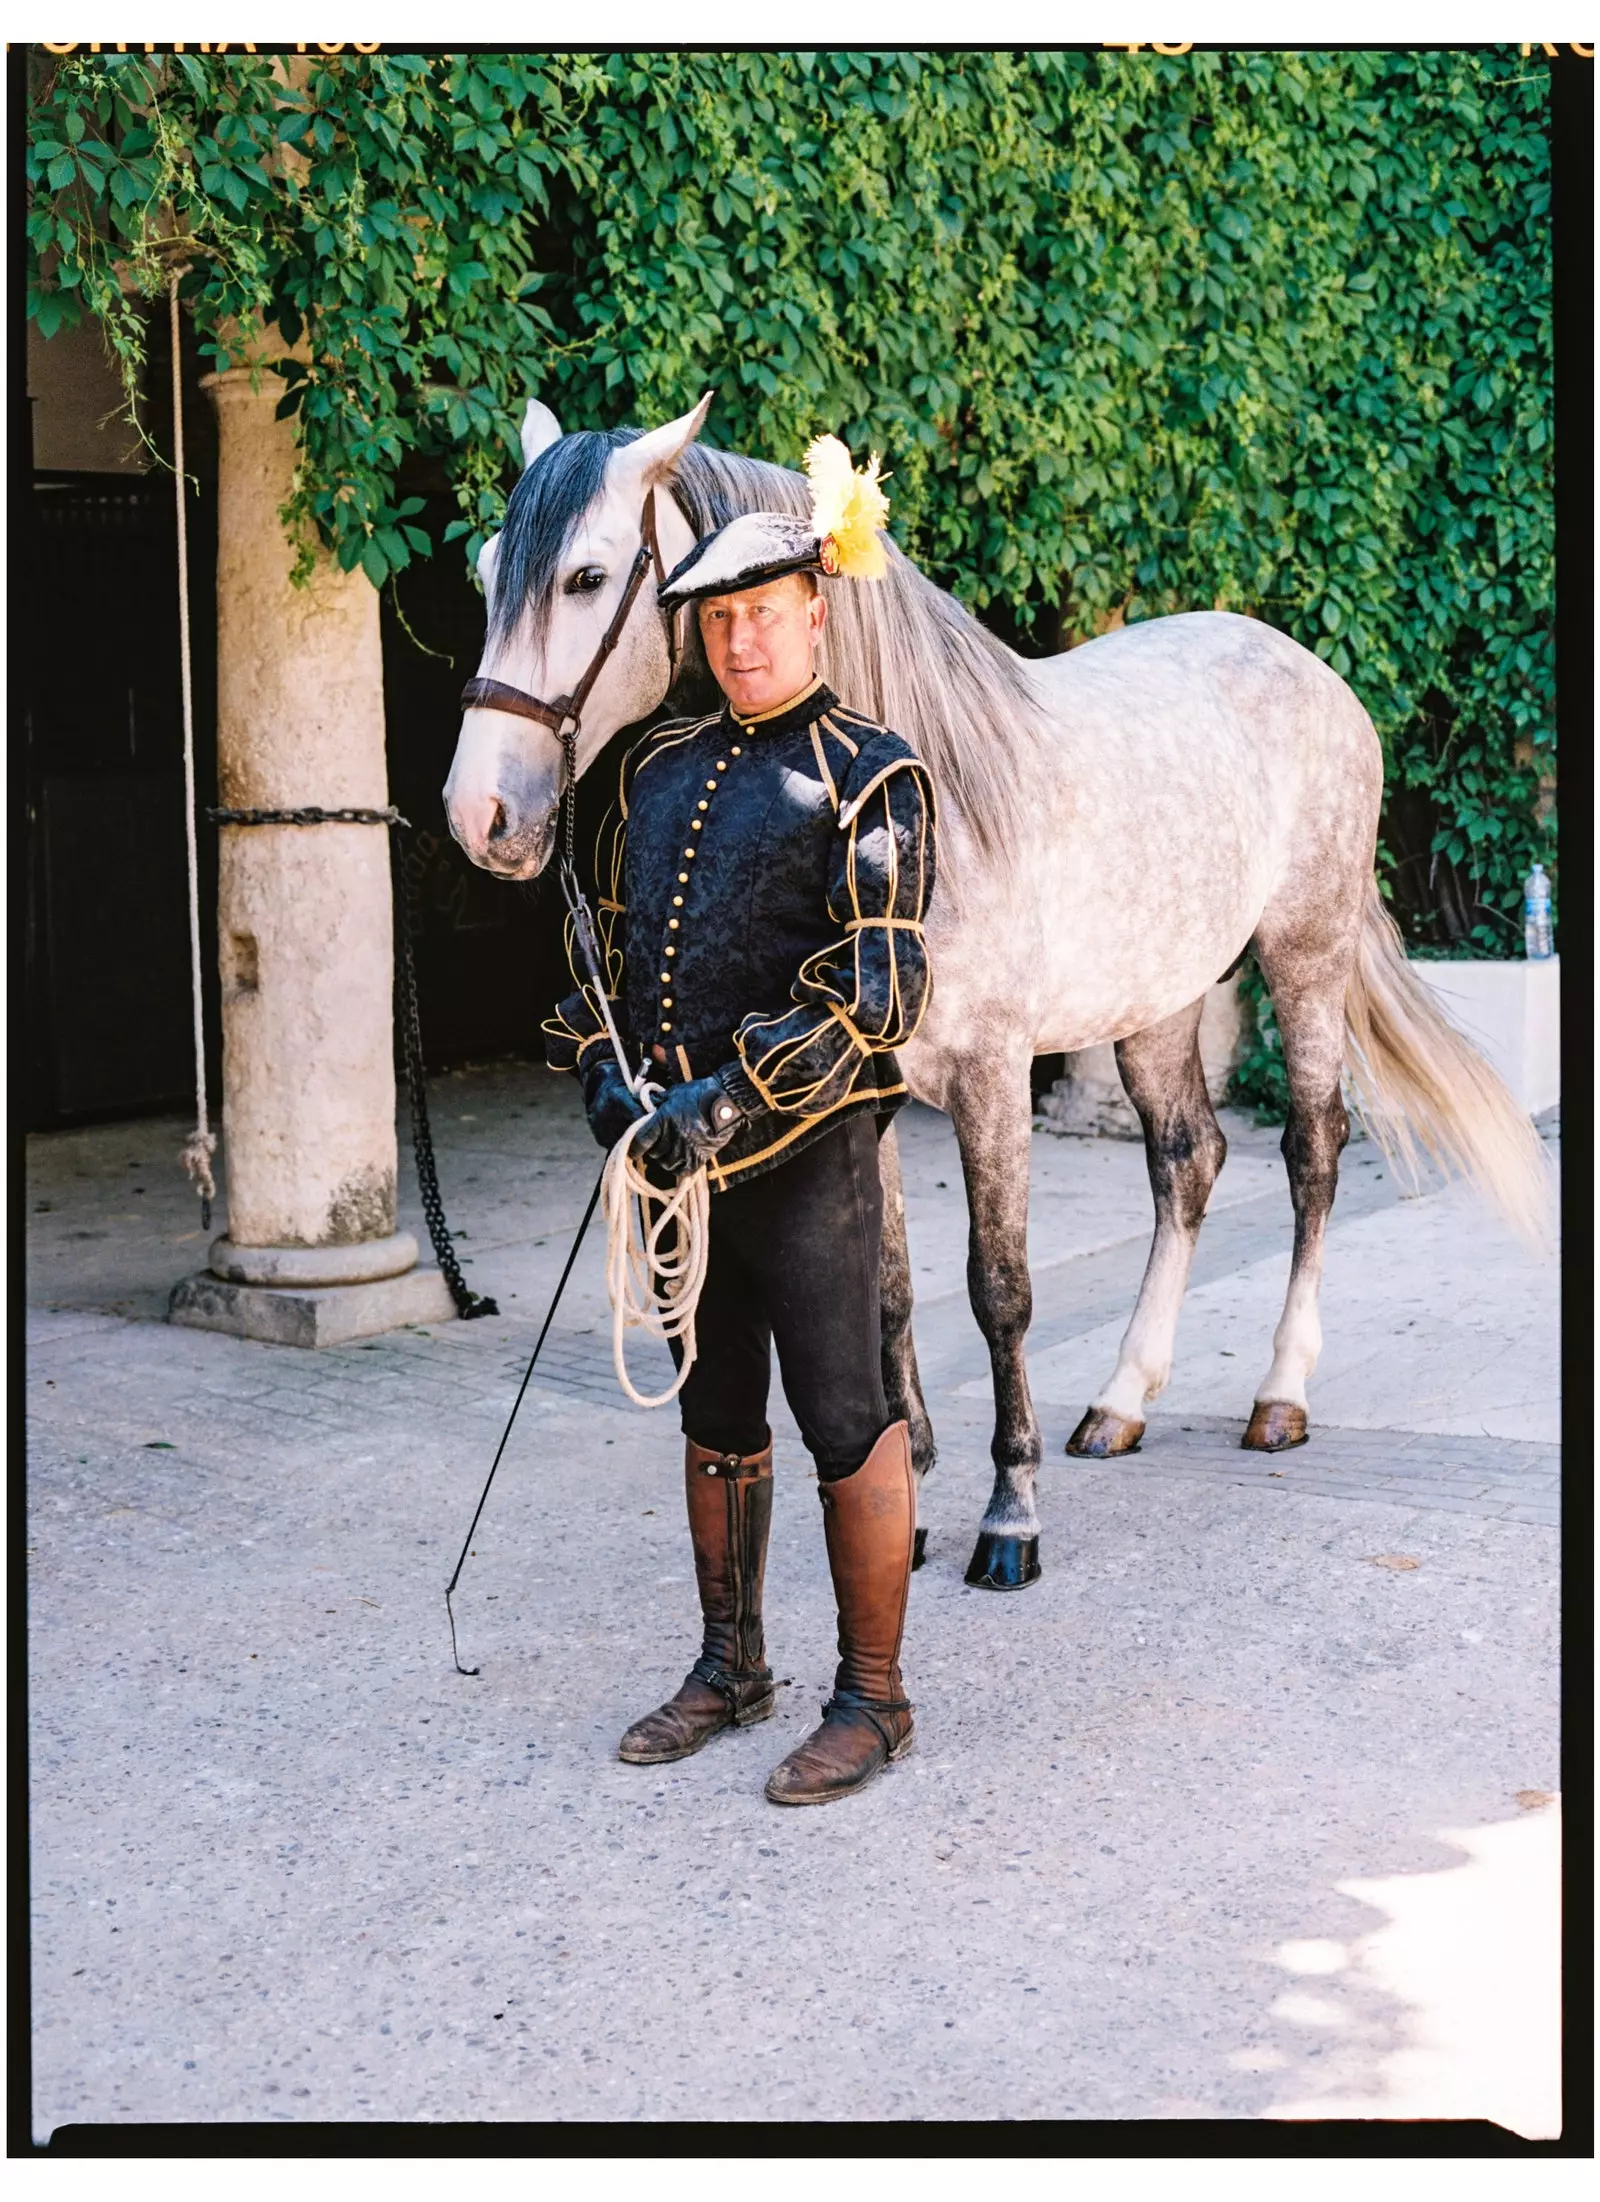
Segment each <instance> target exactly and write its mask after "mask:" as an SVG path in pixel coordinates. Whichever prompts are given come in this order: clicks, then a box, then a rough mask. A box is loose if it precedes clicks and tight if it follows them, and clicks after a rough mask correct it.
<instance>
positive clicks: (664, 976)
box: [661, 971, 672, 986]
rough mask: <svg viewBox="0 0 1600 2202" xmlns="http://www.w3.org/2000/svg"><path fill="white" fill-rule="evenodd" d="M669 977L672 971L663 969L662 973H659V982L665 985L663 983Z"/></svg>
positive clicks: (666, 981)
mask: <svg viewBox="0 0 1600 2202" xmlns="http://www.w3.org/2000/svg"><path fill="white" fill-rule="evenodd" d="M671 977H672V973H671V972H670V971H663V972H662V974H661V983H662V985H663V986H665V985H666V984H667V983H668V981H669V980H670V979H671Z"/></svg>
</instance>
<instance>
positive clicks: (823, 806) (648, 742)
mask: <svg viewBox="0 0 1600 2202" xmlns="http://www.w3.org/2000/svg"><path fill="white" fill-rule="evenodd" d="M934 836H935V825H934V804H933V790H932V784H931V782H930V781H929V778H928V774H927V770H926V767H925V766H924V765H923V764H922V763H921V761H920V759H919V758H918V757H917V756H916V755H915V753H914V752H913V751H912V749H911V748H910V746H909V745H908V744H907V743H906V742H904V741H902V740H901V738H900V736H899V735H898V734H894V733H891V732H890V731H889V730H888V728H886V727H882V726H879V725H878V724H876V723H875V722H874V721H873V720H870V719H864V718H862V717H861V716H860V715H859V714H858V713H856V712H853V711H849V710H846V709H845V708H844V707H843V706H842V705H841V704H840V703H839V701H838V698H837V697H836V696H835V695H834V694H833V692H832V691H831V690H830V689H828V688H826V687H824V686H823V685H822V684H821V683H820V682H818V683H817V684H816V685H815V686H814V687H813V688H812V689H811V690H810V691H809V692H808V693H807V694H806V695H804V696H803V697H801V698H800V699H799V700H798V701H797V702H795V703H792V704H790V705H789V706H787V707H786V708H785V709H784V710H783V711H782V712H779V713H776V714H773V715H770V716H766V717H759V716H758V717H755V718H751V719H741V718H739V717H738V716H736V714H735V713H734V712H733V711H732V710H731V709H729V708H724V710H723V711H722V712H720V713H719V714H718V715H717V716H715V717H713V718H705V719H690V720H682V719H680V720H674V721H671V722H669V723H668V724H666V725H664V726H659V727H655V728H653V729H652V730H651V731H650V732H649V733H648V734H646V735H645V736H644V738H643V739H642V740H641V741H638V742H636V743H634V744H633V745H632V746H631V747H630V749H629V750H628V753H627V755H626V757H625V758H624V760H623V764H622V770H621V775H620V780H619V785H618V790H617V799H616V802H615V804H614V805H613V807H612V809H611V811H610V813H609V814H608V816H607V818H606V821H605V823H604V824H603V825H602V827H601V831H600V837H599V845H598V849H597V864H596V875H597V881H598V887H599V893H598V909H597V919H598V927H599V931H600V935H601V945H602V949H603V951H604V953H605V956H606V960H607V966H608V970H607V991H608V994H609V995H610V997H611V1001H612V1013H613V1015H614V1016H615V1017H616V1020H617V1024H618V1027H619V1029H620V1031H621V1032H622V1035H623V1037H624V1039H625V1040H626V1041H627V1043H628V1045H629V1047H630V1050H631V1051H632V1060H633V1063H634V1065H635V1066H637V1064H638V1063H639V1062H640V1061H641V1060H642V1059H643V1057H644V1055H645V1054H647V1053H651V1052H652V1051H654V1050H655V1049H658V1048H659V1049H660V1050H661V1052H662V1055H664V1056H665V1062H663V1061H662V1060H661V1058H660V1057H659V1056H658V1057H657V1058H656V1060H655V1061H654V1062H653V1064H652V1066H651V1068H652V1075H653V1076H655V1077H657V1078H659V1079H660V1080H661V1081H662V1082H663V1083H668V1084H670V1083H676V1082H678V1081H680V1080H684V1079H689V1078H702V1077H706V1076H709V1075H710V1074H712V1073H713V1072H718V1071H722V1070H723V1069H725V1068H728V1067H729V1066H732V1068H731V1069H730V1075H729V1079H728V1083H729V1085H730V1088H731V1090H732V1091H733V1092H734V1093H735V1096H736V1098H738V1099H740V1100H741V1101H743V1102H744V1104H745V1105H746V1107H747V1108H748V1109H749V1110H750V1112H751V1114H750V1118H749V1121H748V1122H746V1123H744V1124H742V1125H741V1126H740V1128H739V1130H738V1132H737V1133H736V1134H735V1136H734V1138H733V1139H732V1140H731V1141H730V1142H729V1144H728V1145H727V1146H726V1147H725V1148H724V1149H723V1150H722V1152H721V1153H720V1154H719V1155H718V1156H717V1157H716V1158H715V1160H714V1161H713V1162H712V1163H711V1164H710V1176H711V1181H712V1184H713V1185H714V1186H722V1185H726V1184H728V1183H729V1182H731V1181H733V1180H735V1179H739V1178H745V1177H749V1176H751V1175H754V1174H755V1173H757V1172H759V1171H762V1170H767V1169H772V1168H774V1167H775V1166H776V1165H777V1164H778V1163H779V1162H781V1161H783V1160H785V1159H786V1158H787V1157H788V1156H789V1155H791V1154H794V1153H796V1152H798V1151H799V1149H800V1148H801V1147H803V1146H805V1145H807V1144H808V1143H809V1142H810V1141H811V1140H813V1139H815V1138H817V1137H819V1136H820V1134H821V1133H822V1132H823V1131H825V1130H826V1129H828V1127H829V1126H831V1125H832V1124H834V1123H836V1122H838V1121H840V1120H841V1119H843V1118H844V1117H846V1116H849V1115H853V1114H856V1113H859V1112H860V1111H862V1110H872V1111H874V1112H876V1113H878V1114H880V1115H887V1114H889V1113H890V1112H892V1111H893V1110H894V1109H897V1108H898V1107H899V1106H900V1105H901V1103H902V1102H903V1101H904V1100H905V1098H906V1086H905V1081H904V1079H903V1077H902V1076H901V1072H900V1066H899V1064H898V1062H897V1061H896V1059H895V1056H894V1053H893V1050H894V1049H895V1048H896V1047H898V1046H900V1045H902V1044H903V1043H904V1042H905V1041H907V1040H909V1039H910V1038H911V1036H912V1035H913V1033H914V1032H915V1031H916V1028H917V1026H918V1024H919V1023H920V1022H921V1018H922V1013H923V1010H924V1007H925V1006H926V1003H927V1000H928V992H929V977H928V957H927V946H926V943H925V941H924V938H923V918H924V916H925V913H926V911H927V906H928V897H929V895H930V894H931V893H932V891H933V877H934ZM568 952H569V955H573V954H575V950H574V944H573V942H572V939H571V935H570V929H569V940H568ZM573 968H574V975H575V976H576V977H577V978H578V980H579V985H578V988H577V991H576V992H574V993H572V994H570V995H568V997H567V998H566V1000H565V1001H563V1002H562V1003H561V1004H560V1006H559V1007H558V1008H557V1010H556V1011H555V1014H554V1015H553V1017H551V1018H549V1019H548V1020H547V1021H546V1023H545V1027H544V1030H545V1032H546V1034H547V1035H548V1040H547V1048H546V1054H547V1059H548V1061H549V1062H550V1064H551V1065H552V1067H554V1068H555V1069H558V1070H569V1069H573V1068H576V1067H577V1066H578V1065H579V1064H580V1063H581V1062H582V1060H583V1058H584V1057H585V1056H586V1055H587V1054H588V1052H589V1050H590V1049H592V1048H595V1047H608V1046H609V1045H610V1042H609V1039H608V1037H607V1034H606V1029H605V1021H604V1018H603V1016H602V1015H601V1011H600V1006H599V1002H598V1000H597V999H596V996H595V991H594V988H593V985H592V983H591V982H590V981H589V979H588V975H587V973H586V972H584V971H583V970H582V969H581V968H580V966H579V965H578V964H577V962H576V961H574V966H573Z"/></svg>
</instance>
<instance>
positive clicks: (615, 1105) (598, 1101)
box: [583, 1048, 645, 1152]
mask: <svg viewBox="0 0 1600 2202" xmlns="http://www.w3.org/2000/svg"><path fill="white" fill-rule="evenodd" d="M594 1056H595V1058H596V1059H597V1060H596V1062H595V1067H594V1068H593V1069H589V1068H588V1067H587V1066H586V1067H585V1070H584V1076H583V1105H584V1107H585V1109H586V1110H587V1111H588V1114H589V1129H590V1131H592V1132H593V1133H594V1136H595V1138H596V1139H597V1140H598V1141H599V1142H600V1144H601V1146H602V1147H604V1148H606V1149H607V1151H608V1152H609V1150H610V1149H611V1148H613V1147H614V1146H615V1145H616V1143H617V1141H618V1140H619V1139H620V1138H621V1137H622V1135H623V1133H624V1132H625V1131H626V1130H627V1128H628V1126H629V1125H630V1124H632V1123H634V1122H636V1121H637V1119H638V1118H639V1117H641V1116H643V1115H644V1113H645V1110H644V1103H643V1102H642V1101H639V1100H637V1099H636V1098H635V1096H634V1094H633V1092H632V1090H631V1088H630V1087H629V1085H628V1081H627V1080H626V1079H625V1078H624V1077H623V1075H622V1072H621V1070H620V1069H619V1068H618V1065H617V1059H616V1057H615V1056H614V1055H613V1054H612V1052H611V1050H610V1049H609V1048H605V1049H601V1048H596V1049H595V1050H594Z"/></svg>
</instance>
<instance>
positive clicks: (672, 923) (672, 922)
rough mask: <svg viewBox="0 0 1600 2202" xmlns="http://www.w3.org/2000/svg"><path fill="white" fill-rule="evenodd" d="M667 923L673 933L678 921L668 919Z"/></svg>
mask: <svg viewBox="0 0 1600 2202" xmlns="http://www.w3.org/2000/svg"><path fill="white" fill-rule="evenodd" d="M667 923H668V924H669V925H670V926H671V927H672V930H673V931H674V932H676V931H677V930H678V921H677V919H676V918H668V920H667Z"/></svg>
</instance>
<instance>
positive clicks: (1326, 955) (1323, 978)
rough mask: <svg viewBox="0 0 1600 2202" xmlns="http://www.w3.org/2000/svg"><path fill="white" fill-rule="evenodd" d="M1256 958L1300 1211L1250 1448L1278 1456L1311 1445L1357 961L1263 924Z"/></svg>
mask: <svg viewBox="0 0 1600 2202" xmlns="http://www.w3.org/2000/svg"><path fill="white" fill-rule="evenodd" d="M1256 953H1257V955H1258V957H1259V958H1260V962H1261V969H1262V974H1263V976H1264V977H1265V979H1266V982H1267V985H1268V987H1269V989H1270V990H1271V994H1272V1007H1273V1012H1274V1014H1275V1016H1276V1018H1277V1023H1278V1032H1279V1035H1280V1037H1281V1039H1282V1041H1283V1060H1284V1068H1285V1070H1286V1071H1287V1073H1288V1079H1289V1115H1288V1121H1287V1122H1286V1123H1285V1125H1284V1128H1283V1143H1282V1144H1283V1159H1284V1161H1285V1163H1286V1164H1287V1165H1288V1171H1289V1197H1290V1199H1291V1200H1292V1201H1293V1203H1294V1261H1293V1264H1292V1266H1291V1268H1290V1271H1289V1291H1288V1296H1287V1297H1286V1299H1285V1300H1284V1303H1283V1313H1282V1315H1281V1316H1280V1317H1279V1320H1278V1327H1277V1330H1276V1331H1275V1332H1274V1333H1273V1339H1272V1366H1271V1368H1270V1369H1268V1371H1267V1373H1266V1375H1265V1377H1263V1379H1262V1381H1261V1383H1260V1385H1259V1387H1258V1388H1257V1391H1256V1398H1255V1407H1254V1410H1253V1412H1252V1413H1251V1416H1250V1423H1249V1427H1248V1428H1247V1429H1246V1431H1245V1433H1244V1439H1243V1443H1244V1444H1245V1445H1246V1446H1248V1447H1249V1449H1250V1450H1251V1451H1252V1452H1260V1453H1278V1452H1282V1451H1284V1450H1285V1449H1286V1448H1287V1447H1289V1446H1291V1445H1303V1444H1304V1443H1305V1442H1306V1437H1307V1401H1306V1384H1307V1380H1308V1379H1309V1377H1310V1375H1311V1372H1312V1370H1313V1369H1314V1368H1315V1367H1316V1365H1317V1356H1318V1355H1319V1354H1320V1353H1321V1351H1322V1324H1321V1321H1320V1319H1319V1317H1318V1314H1317V1298H1318V1294H1319V1292H1320V1290H1321V1286H1322V1255H1323V1243H1324V1239H1325V1236H1326V1232H1327V1226H1328V1215H1329V1211H1330V1210H1331V1209H1332V1207H1333V1196H1334V1193H1335V1191H1336V1190H1337V1188H1338V1183H1339V1155H1340V1152H1341V1150H1342V1149H1343V1147H1344V1143H1345V1141H1346V1140H1347V1139H1348V1138H1349V1136H1350V1118H1349V1116H1348V1114H1347V1113H1346V1110H1345V1105H1344V1098H1343V1096H1342V1094H1341V1093H1340V1090H1339V1082H1340V1074H1341V1072H1342V1070H1343V1067H1344V997H1345V988H1346V986H1347V985H1348V983H1349V977H1350V963H1351V958H1352V956H1353V954H1354V933H1353V932H1352V933H1351V935H1350V939H1349V941H1348V943H1346V942H1344V941H1343V940H1335V941H1332V942H1329V943H1328V944H1327V945H1326V946H1324V947H1321V948H1320V949H1315V950H1313V949H1310V948H1308V946H1307V944H1306V941H1305V937H1304V932H1303V930H1301V929H1299V928H1296V929H1294V930H1287V929H1286V930H1285V933H1284V935H1283V936H1282V937H1279V936H1277V935H1276V934H1275V932H1274V931H1273V929H1271V928H1270V927H1269V925H1268V923H1267V922H1265V921H1264V922H1263V924H1262V927H1261V930H1260V931H1259V932H1258V934H1257V936H1256Z"/></svg>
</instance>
